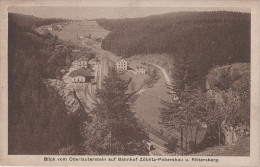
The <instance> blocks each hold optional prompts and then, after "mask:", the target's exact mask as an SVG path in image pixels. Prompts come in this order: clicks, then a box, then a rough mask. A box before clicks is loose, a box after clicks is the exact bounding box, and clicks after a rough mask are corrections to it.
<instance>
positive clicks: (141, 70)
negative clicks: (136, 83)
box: [136, 67, 145, 74]
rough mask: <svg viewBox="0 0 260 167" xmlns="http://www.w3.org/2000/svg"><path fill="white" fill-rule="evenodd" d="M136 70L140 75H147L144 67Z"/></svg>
mask: <svg viewBox="0 0 260 167" xmlns="http://www.w3.org/2000/svg"><path fill="white" fill-rule="evenodd" d="M136 70H137V73H138V74H145V68H143V67H138V68H136Z"/></svg>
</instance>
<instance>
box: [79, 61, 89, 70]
mask: <svg viewBox="0 0 260 167" xmlns="http://www.w3.org/2000/svg"><path fill="white" fill-rule="evenodd" d="M77 68H78V69H79V68H88V61H87V60H86V59H81V60H78V62H77Z"/></svg>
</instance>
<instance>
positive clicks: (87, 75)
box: [69, 68, 94, 83]
mask: <svg viewBox="0 0 260 167" xmlns="http://www.w3.org/2000/svg"><path fill="white" fill-rule="evenodd" d="M69 76H70V77H71V79H72V82H73V83H90V82H91V81H92V80H93V79H94V75H93V73H92V72H91V71H90V70H88V69H83V68H82V69H78V70H75V71H72V72H71V73H70V75H69Z"/></svg>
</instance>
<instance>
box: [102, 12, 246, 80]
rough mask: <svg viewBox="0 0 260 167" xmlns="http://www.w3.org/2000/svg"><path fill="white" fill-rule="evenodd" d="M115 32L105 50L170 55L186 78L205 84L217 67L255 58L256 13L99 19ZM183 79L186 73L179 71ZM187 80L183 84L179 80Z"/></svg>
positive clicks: (111, 34)
mask: <svg viewBox="0 0 260 167" xmlns="http://www.w3.org/2000/svg"><path fill="white" fill-rule="evenodd" d="M97 22H98V24H99V25H100V26H102V27H104V28H105V29H107V30H109V31H112V32H111V33H110V34H109V35H108V36H107V37H106V38H105V39H104V40H103V41H102V48H103V49H107V50H110V51H112V52H115V53H116V54H118V55H119V56H123V57H130V56H133V55H138V54H153V53H167V54H170V55H172V58H173V60H172V64H174V65H175V68H176V70H175V71H179V70H182V71H184V72H183V73H186V76H184V77H183V75H181V76H182V77H183V78H184V79H183V80H184V81H179V82H186V83H188V84H189V85H192V84H194V83H195V82H196V81H197V82H198V83H199V84H198V85H204V82H205V80H204V76H205V75H206V74H207V73H208V70H209V69H210V68H211V67H212V65H214V64H215V65H225V64H226V63H235V62H250V14H247V13H238V12H220V11H219V12H178V13H168V14H162V15H155V16H149V17H143V18H133V19H99V20H97ZM173 77H174V78H176V80H177V79H179V80H180V74H173ZM176 82H177V81H176ZM177 84H182V83H177Z"/></svg>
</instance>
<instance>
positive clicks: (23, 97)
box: [8, 14, 87, 155]
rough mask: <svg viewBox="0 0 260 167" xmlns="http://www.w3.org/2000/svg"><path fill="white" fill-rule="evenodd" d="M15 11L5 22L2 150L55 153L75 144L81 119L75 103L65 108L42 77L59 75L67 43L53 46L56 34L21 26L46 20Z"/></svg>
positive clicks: (67, 51) (67, 61)
mask: <svg viewBox="0 0 260 167" xmlns="http://www.w3.org/2000/svg"><path fill="white" fill-rule="evenodd" d="M16 16H17V17H16ZM16 16H15V17H16V18H19V20H18V22H16V19H13V14H11V15H10V18H11V19H9V22H8V23H9V25H8V153H9V154H19V155H22V154H31V155H38V154H58V153H59V150H60V149H61V148H63V147H67V146H70V145H73V146H76V145H77V144H79V142H80V140H81V136H80V132H79V130H80V124H81V123H82V122H83V121H86V119H87V115H86V113H85V112H84V110H83V108H82V107H80V106H79V104H78V103H77V104H76V103H75V105H77V107H74V108H73V109H74V110H73V111H70V110H69V108H68V106H66V105H65V104H64V101H63V100H62V99H61V97H60V96H59V94H58V93H57V91H56V90H54V89H53V88H51V87H49V86H47V85H46V84H45V83H44V81H45V79H50V78H52V79H57V78H59V77H61V75H62V74H61V72H60V70H61V69H66V66H68V65H70V62H71V60H70V59H72V55H71V54H70V52H71V48H70V46H67V47H66V48H65V47H62V48H61V47H59V48H60V50H59V49H57V47H56V46H57V45H62V44H63V43H62V42H61V41H60V40H58V39H57V38H56V37H54V36H52V35H50V34H47V35H46V36H43V35H39V34H37V33H35V32H33V31H31V30H30V29H28V28H25V27H27V26H29V25H38V24H43V23H47V22H48V20H42V19H38V18H35V17H32V16H28V17H27V16H25V15H21V16H18V15H16ZM39 20H40V21H39ZM62 46H63V45H62ZM66 92H67V91H66V90H64V92H63V93H64V94H65V93H66ZM70 94H72V93H70ZM70 98H71V99H72V100H74V99H73V98H74V97H73V95H71V96H70ZM72 107H73V106H72ZM74 111H75V112H74Z"/></svg>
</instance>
